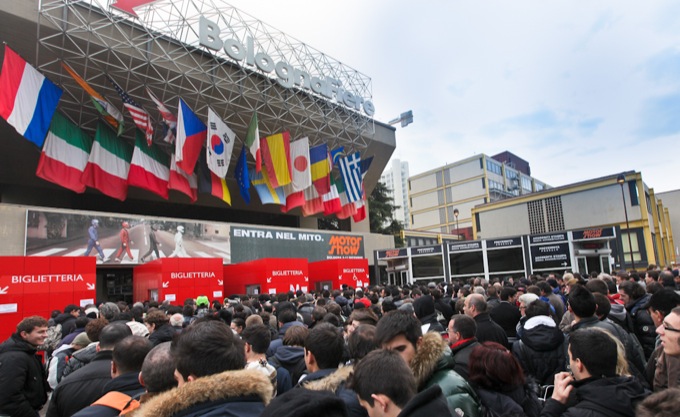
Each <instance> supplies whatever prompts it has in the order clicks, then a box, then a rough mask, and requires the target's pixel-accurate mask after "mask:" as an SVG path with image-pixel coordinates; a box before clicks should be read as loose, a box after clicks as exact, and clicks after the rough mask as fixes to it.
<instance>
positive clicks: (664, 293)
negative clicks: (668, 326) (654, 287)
mask: <svg viewBox="0 0 680 417" xmlns="http://www.w3.org/2000/svg"><path fill="white" fill-rule="evenodd" d="M647 305H648V306H649V308H651V309H652V310H655V311H658V312H660V313H661V314H663V315H664V316H667V315H668V313H670V312H671V310H673V309H674V308H675V307H677V306H678V305H680V295H678V293H676V292H675V291H674V290H672V289H670V288H664V289H662V290H660V291H658V292H656V293H654V294H652V296H651V297H650V298H649V302H648V304H647Z"/></svg>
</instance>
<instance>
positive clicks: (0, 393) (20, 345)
mask: <svg viewBox="0 0 680 417" xmlns="http://www.w3.org/2000/svg"><path fill="white" fill-rule="evenodd" d="M36 352H37V349H36V347H35V346H33V345H31V344H30V343H28V342H26V341H25V340H24V339H22V338H21V336H19V335H18V334H13V335H12V336H10V338H9V339H7V340H6V341H5V342H3V343H2V344H1V345H0V414H4V413H6V414H8V415H10V416H12V417H37V416H38V410H40V409H41V408H42V406H43V405H44V404H45V402H46V401H47V392H48V391H49V389H50V387H49V385H48V384H47V374H46V373H45V370H44V368H43V366H42V363H41V361H40V357H38V356H36Z"/></svg>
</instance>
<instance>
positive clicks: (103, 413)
mask: <svg viewBox="0 0 680 417" xmlns="http://www.w3.org/2000/svg"><path fill="white" fill-rule="evenodd" d="M113 391H115V392H121V393H123V394H126V395H129V396H130V397H131V399H132V398H137V397H139V396H141V395H142V394H144V391H146V390H145V389H144V387H143V386H142V384H140V383H139V372H134V371H133V372H128V373H126V374H123V375H120V376H117V377H116V378H113V379H112V380H111V381H109V382H108V383H107V384H106V385H104V390H103V392H102V396H104V395H106V394H107V393H109V392H113ZM98 399H99V398H97V400H98ZM119 414H120V410H117V409H115V408H112V407H108V406H106V405H91V406H89V407H85V408H83V409H82V410H80V411H79V412H77V413H76V414H74V415H73V417H113V416H117V415H119Z"/></svg>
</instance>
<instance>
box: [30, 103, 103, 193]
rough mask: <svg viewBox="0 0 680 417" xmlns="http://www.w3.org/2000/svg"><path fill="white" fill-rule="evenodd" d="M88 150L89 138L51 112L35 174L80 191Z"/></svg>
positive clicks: (67, 121)
mask: <svg viewBox="0 0 680 417" xmlns="http://www.w3.org/2000/svg"><path fill="white" fill-rule="evenodd" d="M90 149H92V138H90V137H89V136H87V135H86V134H85V132H83V131H82V130H80V128H79V127H78V126H76V125H75V124H73V123H71V122H70V121H69V120H68V119H67V118H66V117H64V116H62V115H61V114H60V113H58V112H55V113H54V118H52V124H51V125H50V130H49V132H48V133H47V138H46V139H45V145H44V146H43V150H42V153H41V154H40V160H39V161H38V169H37V170H36V171H35V175H37V176H38V177H40V178H42V179H44V180H47V181H50V182H53V183H55V184H58V185H60V186H62V187H64V188H68V189H69V190H72V191H75V192H76V193H82V192H84V191H85V188H86V187H85V184H83V182H82V181H81V176H82V175H83V171H84V170H85V166H87V159H88V157H89V156H90Z"/></svg>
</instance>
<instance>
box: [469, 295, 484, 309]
mask: <svg viewBox="0 0 680 417" xmlns="http://www.w3.org/2000/svg"><path fill="white" fill-rule="evenodd" d="M468 297H470V301H469V304H468V305H469V306H472V307H474V308H475V310H476V311H477V313H480V314H481V313H486V311H487V307H488V305H487V304H486V300H485V299H484V297H483V296H481V295H480V294H470V295H469V296H468Z"/></svg>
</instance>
